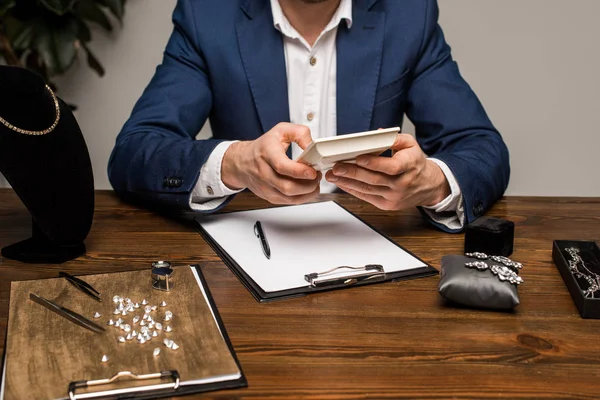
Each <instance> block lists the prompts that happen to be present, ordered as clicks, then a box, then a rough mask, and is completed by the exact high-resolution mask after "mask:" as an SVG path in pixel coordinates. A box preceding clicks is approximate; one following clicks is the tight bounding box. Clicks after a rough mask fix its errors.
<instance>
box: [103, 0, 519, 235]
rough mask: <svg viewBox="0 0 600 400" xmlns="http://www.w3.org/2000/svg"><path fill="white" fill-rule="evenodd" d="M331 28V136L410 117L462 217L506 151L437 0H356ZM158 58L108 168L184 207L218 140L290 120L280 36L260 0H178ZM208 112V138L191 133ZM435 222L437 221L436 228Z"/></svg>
mask: <svg viewBox="0 0 600 400" xmlns="http://www.w3.org/2000/svg"><path fill="white" fill-rule="evenodd" d="M352 17H353V25H352V27H351V29H348V28H347V26H346V25H345V22H342V24H341V26H340V27H339V29H338V33H337V39H336V40H337V42H336V46H337V124H338V133H339V134H345V133H351V132H360V131H366V130H370V129H377V128H380V127H389V126H401V125H402V120H403V116H404V114H406V115H407V116H408V117H409V118H410V120H411V121H412V122H413V123H414V124H415V127H416V137H417V140H418V143H419V145H420V146H421V148H422V149H423V151H424V152H425V153H426V154H428V155H430V156H435V157H436V158H438V159H440V160H442V161H444V162H445V163H446V164H447V165H448V167H449V168H450V169H451V170H452V172H453V173H454V175H455V176H456V179H457V181H458V183H459V185H460V187H461V190H462V193H463V198H464V207H465V212H466V217H467V222H470V221H472V220H473V219H475V218H476V217H478V216H480V215H482V214H483V213H484V212H485V210H486V209H487V208H488V207H490V206H491V205H492V203H493V202H494V201H495V200H496V199H498V198H499V197H500V196H502V194H503V193H504V190H505V189H506V186H507V184H508V179H509V174H510V171H509V159H508V150H507V148H506V146H505V144H504V142H503V141H502V138H501V137H500V135H499V134H498V132H497V131H496V130H495V128H494V127H493V125H492V124H491V122H490V121H489V119H488V117H487V115H486V113H485V111H484V109H483V107H482V106H481V104H480V102H479V100H478V99H477V97H476V95H475V94H474V93H473V91H472V90H471V89H470V87H469V85H468V84H467V83H466V82H465V81H464V80H463V79H462V77H461V76H460V73H459V71H458V67H457V65H456V63H455V62H454V61H453V60H452V57H451V54H450V47H449V46H448V45H447V44H446V42H445V39H444V36H443V33H442V30H441V28H440V27H439V26H438V23H437V20H438V6H437V2H436V1H435V0H402V1H398V0H354V3H353V10H352ZM173 22H174V27H175V28H174V30H173V33H172V35H171V38H170V40H169V42H168V44H167V47H166V50H165V53H164V60H163V62H162V64H161V65H160V66H159V67H158V68H157V70H156V73H155V75H154V77H153V79H152V81H151V82H150V84H149V85H148V87H147V88H146V90H145V91H144V93H143V95H142V97H141V98H140V99H139V101H138V102H137V104H136V105H135V107H134V109H133V112H132V114H131V117H130V119H129V120H128V121H127V123H126V124H125V126H124V127H123V130H122V131H121V133H120V134H119V135H118V137H117V140H116V146H115V148H114V150H113V152H112V155H111V158H110V161H109V166H108V175H109V179H110V181H111V183H112V185H113V187H114V189H115V190H116V191H117V192H118V193H120V194H122V195H127V196H128V197H130V198H131V197H133V198H138V199H141V200H144V201H148V202H154V203H159V204H163V205H169V206H177V207H181V208H188V200H189V196H190V192H191V190H192V189H193V187H194V185H195V183H196V180H197V179H198V175H199V173H200V169H201V167H202V165H203V164H204V163H205V161H206V160H207V158H208V156H209V155H210V153H211V152H212V150H213V149H214V148H215V146H216V145H217V144H218V143H219V142H220V141H223V140H234V139H237V140H253V139H256V138H257V137H259V136H260V135H262V134H263V133H264V132H267V131H268V130H270V129H271V128H272V127H273V126H274V125H276V124H277V123H279V122H283V121H289V119H290V118H289V109H288V108H289V107H288V94H287V81H286V68H285V58H284V53H283V40H282V36H281V34H280V32H279V31H277V30H276V29H275V28H274V27H273V17H272V14H271V7H270V4H269V0H226V1H224V0H204V1H200V0H179V1H178V3H177V7H176V9H175V11H174V14H173ZM207 118H210V124H211V127H212V132H213V138H212V139H209V140H195V136H196V135H197V134H198V132H199V131H200V129H201V128H202V126H203V124H204V123H205V121H206V119H207ZM441 228H443V227H441Z"/></svg>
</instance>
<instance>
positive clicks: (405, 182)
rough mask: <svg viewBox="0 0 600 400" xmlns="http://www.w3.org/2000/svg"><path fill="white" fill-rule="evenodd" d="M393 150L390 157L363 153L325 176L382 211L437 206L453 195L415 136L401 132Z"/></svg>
mask: <svg viewBox="0 0 600 400" xmlns="http://www.w3.org/2000/svg"><path fill="white" fill-rule="evenodd" d="M392 152H393V154H394V155H393V156H392V157H389V158H388V157H379V156H360V157H358V158H357V159H356V165H354V164H347V163H346V164H345V163H337V164H336V165H335V166H334V167H333V169H332V170H330V171H328V172H327V173H326V174H325V178H326V179H327V180H328V181H329V182H333V183H335V184H336V185H337V186H338V187H339V188H340V189H342V190H344V191H346V192H348V193H350V194H352V195H354V196H356V197H358V198H359V199H362V200H365V201H367V202H369V203H371V204H373V205H374V206H375V207H377V208H380V209H382V210H401V209H405V208H409V207H414V206H434V205H436V204H438V203H439V202H441V201H442V200H444V199H445V198H446V197H447V196H448V195H449V194H450V186H449V184H448V181H447V180H446V176H445V175H444V173H443V172H442V170H441V169H440V167H439V166H438V165H437V164H436V163H434V162H433V161H431V160H428V159H427V158H426V157H425V154H424V153H423V151H422V150H421V148H420V147H419V145H418V144H417V142H416V140H415V139H414V138H413V137H412V136H410V135H407V134H399V135H398V137H397V138H396V141H395V142H394V144H393V145H392Z"/></svg>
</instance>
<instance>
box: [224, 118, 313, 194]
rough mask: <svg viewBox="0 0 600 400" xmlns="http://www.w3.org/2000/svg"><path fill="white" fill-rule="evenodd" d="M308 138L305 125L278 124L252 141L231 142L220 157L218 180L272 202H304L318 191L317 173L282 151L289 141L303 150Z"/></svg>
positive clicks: (286, 147)
mask: <svg viewBox="0 0 600 400" xmlns="http://www.w3.org/2000/svg"><path fill="white" fill-rule="evenodd" d="M311 140H312V139H311V137H310V129H308V127H306V126H303V125H295V124H289V123H280V124H277V125H276V126H275V127H274V128H273V129H271V130H270V131H269V132H267V133H265V134H264V135H262V136H261V137H259V138H258V139H256V140H252V141H246V142H236V143H233V144H232V145H231V146H229V148H228V149H227V151H226V152H225V155H224V156H223V163H222V165H221V180H222V181H223V183H224V184H225V185H226V186H227V187H229V188H231V189H242V188H248V189H250V190H251V191H252V192H254V193H255V194H256V195H257V196H258V197H261V198H263V199H265V200H268V201H269V202H271V203H273V204H301V203H306V202H307V201H310V200H312V199H313V198H315V197H316V196H317V195H318V194H319V181H320V180H321V174H320V173H317V171H315V169H314V168H312V167H309V166H308V165H305V164H301V163H298V162H296V161H292V160H290V159H289V158H288V156H287V155H286V150H287V149H288V147H290V145H291V143H292V142H296V143H298V145H299V146H300V147H301V148H303V149H304V148H305V147H306V146H308V144H309V143H310V142H311Z"/></svg>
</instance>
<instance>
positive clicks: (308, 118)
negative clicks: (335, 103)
mask: <svg viewBox="0 0 600 400" xmlns="http://www.w3.org/2000/svg"><path fill="white" fill-rule="evenodd" d="M306 119H307V120H309V121H312V120H313V119H315V114H314V113H312V112H309V113H308V114H306Z"/></svg>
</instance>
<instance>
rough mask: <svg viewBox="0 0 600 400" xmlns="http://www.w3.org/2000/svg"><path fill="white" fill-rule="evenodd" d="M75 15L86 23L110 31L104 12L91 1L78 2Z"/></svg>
mask: <svg viewBox="0 0 600 400" xmlns="http://www.w3.org/2000/svg"><path fill="white" fill-rule="evenodd" d="M75 13H76V14H77V15H78V16H79V17H80V18H83V19H85V20H88V21H92V22H95V23H97V24H99V25H100V26H101V27H103V28H104V29H106V30H107V31H112V25H111V24H110V21H109V20H108V17H107V16H106V14H104V11H102V9H101V8H100V7H98V5H97V4H96V3H94V2H93V1H92V0H80V1H79V2H77V5H76V6H75Z"/></svg>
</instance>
